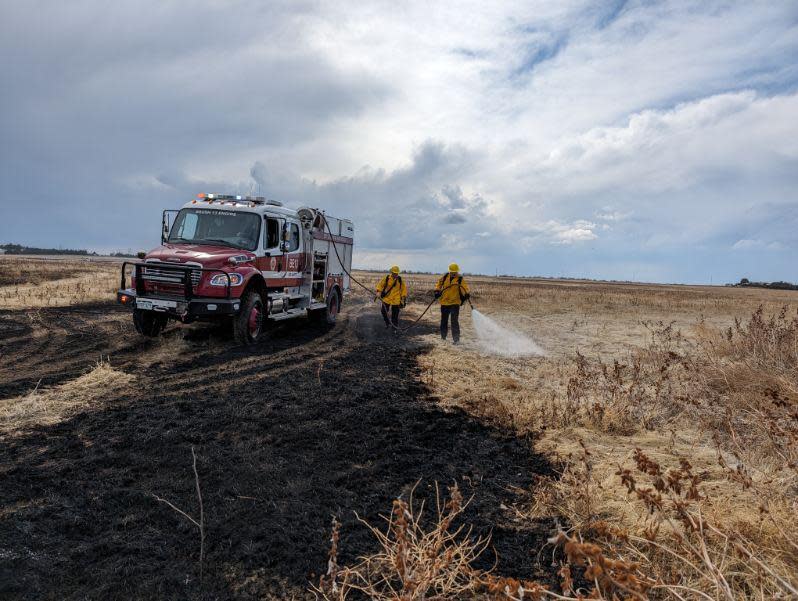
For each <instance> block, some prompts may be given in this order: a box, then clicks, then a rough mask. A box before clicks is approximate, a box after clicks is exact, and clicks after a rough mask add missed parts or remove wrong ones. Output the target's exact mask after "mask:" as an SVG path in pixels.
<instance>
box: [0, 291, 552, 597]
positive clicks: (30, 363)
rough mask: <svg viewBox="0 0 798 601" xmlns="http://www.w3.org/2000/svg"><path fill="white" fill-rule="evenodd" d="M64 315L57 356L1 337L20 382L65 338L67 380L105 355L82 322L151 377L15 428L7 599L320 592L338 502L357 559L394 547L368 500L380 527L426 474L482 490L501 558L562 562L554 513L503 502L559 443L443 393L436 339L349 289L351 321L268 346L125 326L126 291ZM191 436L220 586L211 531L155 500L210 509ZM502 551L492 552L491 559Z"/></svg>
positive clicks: (482, 519)
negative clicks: (538, 446) (426, 342)
mask: <svg viewBox="0 0 798 601" xmlns="http://www.w3.org/2000/svg"><path fill="white" fill-rule="evenodd" d="M62 311H63V312H64V313H65V318H63V319H59V312H58V311H53V312H52V313H49V317H48V319H50V320H52V321H53V322H55V321H57V322H58V323H59V324H60V325H59V329H58V330H56V332H55V333H54V334H53V335H52V337H51V340H53V339H55V342H54V343H51V344H48V345H45V346H43V347H41V346H38V347H36V348H38V349H39V350H38V351H36V352H37V353H40V354H41V355H42V356H41V357H40V356H36V355H35V353H33V352H32V351H31V350H30V349H28V350H26V348H28V347H26V345H25V343H24V340H23V341H22V342H17V343H13V344H10V345H9V344H7V341H0V343H2V344H3V345H4V346H2V347H0V348H2V350H3V352H4V353H8V352H11V353H16V352H19V353H20V355H19V356H18V357H17V363H16V365H15V369H14V372H15V374H16V377H17V379H16V380H13V381H12V382H11V383H8V382H6V380H5V379H3V380H2V385H1V387H2V388H1V389H2V390H3V394H4V395H7V391H9V390H12V391H13V390H17V389H18V388H19V387H21V386H22V385H23V383H24V382H30V381H32V380H33V379H34V378H36V379H37V380H38V377H41V375H40V374H37V372H36V370H37V369H39V368H40V367H41V366H42V365H48V364H49V365H55V366H58V365H59V360H60V353H62V352H65V351H66V350H69V351H70V357H71V358H70V360H69V362H67V363H66V364H61V365H62V367H61V368H60V369H63V370H64V371H60V370H59V369H58V368H57V367H54V368H53V369H52V370H51V371H50V372H48V373H47V377H48V378H49V380H50V381H53V382H56V381H64V380H66V379H68V378H70V377H73V375H72V374H74V373H75V371H76V370H80V369H85V368H86V367H88V366H90V365H93V363H94V362H95V361H96V357H95V356H93V355H92V356H90V357H83V358H81V357H80V353H79V352H78V351H77V350H76V349H66V348H65V347H66V346H67V345H69V344H70V341H73V342H72V343H74V338H70V328H72V329H81V330H84V331H91V332H92V333H93V334H92V335H91V336H90V337H89V338H92V340H88V341H84V346H82V347H80V348H83V349H89V350H90V352H91V353H92V354H93V353H95V352H96V351H97V350H101V351H102V352H103V353H104V354H110V355H111V362H112V364H113V365H115V366H117V367H119V366H121V367H122V368H123V369H124V370H125V371H128V372H129V373H133V374H135V375H136V381H135V382H134V384H133V385H132V386H131V388H130V390H128V391H127V392H126V393H125V394H124V395H122V396H121V397H119V398H109V399H107V400H106V402H105V403H104V406H103V407H101V408H99V409H94V410H91V411H85V412H83V413H78V414H76V415H73V416H71V417H70V418H68V419H66V420H65V421H63V422H61V423H58V424H55V425H52V426H47V427H37V428H34V429H32V430H30V431H27V432H24V433H22V434H19V435H17V436H15V437H13V438H6V439H3V438H0V482H2V483H3V484H2V487H0V597H2V598H12V599H13V598H19V599H22V598H30V597H36V598H45V599H47V598H59V599H84V598H103V599H108V598H131V597H134V598H153V599H154V598H219V599H228V598H240V599H256V598H257V599H262V598H284V597H285V596H296V597H298V598H305V597H307V598H312V597H311V596H310V595H309V594H308V593H307V586H308V581H309V579H311V578H312V579H314V580H315V577H316V576H315V575H316V574H318V573H319V572H320V571H322V570H324V569H325V567H326V553H327V550H328V544H329V543H328V539H329V528H330V521H331V517H332V516H333V515H336V516H338V518H339V519H340V520H341V521H342V524H343V525H342V535H341V544H340V548H341V556H340V560H341V561H342V562H344V563H345V562H350V561H353V560H354V559H355V558H356V557H357V556H358V555H361V554H364V553H368V552H371V551H374V550H375V547H374V541H373V539H372V536H371V534H370V533H369V532H368V531H367V530H366V528H365V527H364V526H362V525H361V524H359V523H358V522H357V521H356V519H355V516H354V512H357V513H358V514H359V515H360V516H362V517H364V518H365V519H367V520H368V521H370V522H371V523H373V524H378V523H380V518H379V515H380V514H384V513H385V512H387V511H389V510H390V506H391V501H392V500H393V499H394V498H395V497H396V495H398V494H400V493H402V494H405V495H406V494H407V493H408V492H409V491H410V489H411V488H412V486H413V485H414V484H415V483H416V482H418V481H420V482H421V483H420V484H419V487H418V489H417V491H416V496H417V498H419V499H422V498H426V499H427V501H428V502H429V501H432V499H433V491H434V488H433V484H434V482H435V481H438V482H440V483H441V485H442V487H443V486H445V485H447V484H450V483H453V482H457V483H458V485H459V486H460V487H461V490H462V491H463V493H464V495H465V496H466V497H468V496H471V495H473V497H474V498H473V501H472V503H471V505H470V506H469V508H468V510H467V512H466V515H465V519H466V520H467V521H468V522H470V523H473V524H474V526H475V531H476V532H477V533H481V534H487V533H489V532H492V537H493V544H494V547H495V549H496V551H497V553H498V571H499V572H500V573H502V574H505V575H511V576H522V577H538V578H543V579H547V578H550V577H551V574H549V572H548V571H547V570H551V569H552V568H550V567H548V566H546V565H545V564H546V563H547V558H544V560H543V562H544V566H540V565H539V564H538V556H537V553H538V550H539V549H540V547H541V546H542V544H543V543H544V542H545V539H546V537H547V536H548V535H550V533H551V530H552V527H553V520H541V521H539V522H536V523H521V522H516V521H513V519H512V517H511V516H510V515H508V513H509V512H507V511H506V510H502V509H501V505H502V504H503V505H505V506H510V505H512V504H513V503H515V502H525V501H527V500H528V499H527V498H525V497H524V496H523V495H521V496H519V495H518V494H517V492H512V491H518V490H519V489H528V488H530V487H531V485H532V483H533V479H534V478H535V476H536V474H541V473H549V471H550V467H549V465H548V464H547V462H546V461H545V459H543V458H541V457H539V456H536V455H534V454H532V452H531V451H530V445H529V444H528V442H526V441H522V440H519V439H516V438H512V437H508V436H506V435H504V434H503V433H502V432H499V431H496V430H494V429H492V428H489V427H487V426H484V425H482V424H480V423H478V422H476V421H475V420H472V419H471V418H469V417H468V416H467V415H465V414H463V413H461V412H444V411H442V410H441V409H440V408H438V407H437V406H436V405H435V404H434V403H432V402H430V401H429V400H428V396H429V391H428V390H427V389H426V387H425V386H424V385H423V384H422V383H421V382H420V380H419V377H418V375H419V374H418V366H417V362H416V357H417V355H418V353H420V352H423V350H424V349H423V346H422V345H421V344H419V342H418V340H417V339H416V338H414V337H413V336H409V337H406V338H402V339H400V340H395V339H394V338H393V336H390V335H389V334H388V333H387V332H385V331H384V330H383V329H382V324H381V322H380V317H379V315H378V314H376V313H375V311H374V310H373V309H371V308H369V307H368V306H366V305H363V304H361V303H358V302H357V301H355V302H354V303H351V304H349V306H348V307H347V308H346V310H345V311H344V313H342V314H341V317H340V319H339V323H338V324H337V325H336V326H335V327H334V328H332V329H329V328H321V329H318V328H317V327H315V326H313V325H311V324H306V323H294V324H286V325H284V326H281V327H279V328H276V329H275V331H274V332H273V333H272V334H271V336H270V338H269V340H267V341H266V342H265V343H263V344H261V345H259V346H258V347H257V348H255V349H253V350H247V349H241V348H236V347H234V346H233V345H232V344H231V343H230V342H229V341H225V340H224V339H222V338H220V337H219V332H218V331H217V330H214V329H213V328H210V327H207V326H206V327H201V326H200V327H191V328H186V329H185V330H184V331H178V332H174V333H171V334H170V335H168V336H167V337H165V338H164V339H160V340H156V341H143V342H142V341H141V340H140V339H139V338H137V337H136V335H135V333H134V332H133V331H132V324H129V323H127V325H128V328H129V329H128V331H127V333H126V334H124V335H122V336H120V335H119V334H118V324H119V320H120V316H119V315H118V314H117V313H116V310H115V309H114V308H113V307H111V306H107V307H94V308H90V309H89V310H86V309H84V310H72V309H65V310H62ZM8 319H11V320H12V322H14V323H19V322H18V321H15V320H18V319H21V318H20V316H19V315H16V314H12V315H11V316H10V317H9V314H8V313H4V314H2V315H0V323H2V322H4V321H5V320H8ZM83 337H85V336H81V337H80V338H79V339H78V340H82V339H83ZM175 337H179V339H178V340H177V343H176V342H175V341H174V340H171V339H173V338H175ZM170 345H172V346H174V347H175V348H176V349H177V351H178V352H179V353H180V356H178V357H170V356H169V354H168V351H169V350H170V349H172V346H170ZM26 353H27V354H26ZM153 355H154V356H156V357H157V358H158V360H157V361H155V362H153V361H152V360H151V357H152V356H153ZM19 357H22V359H20V358H19ZM25 357H28V358H27V359H25ZM81 365H82V366H83V367H82V368H81V367H80V366H81ZM8 373H9V372H8V371H3V372H0V374H1V375H2V377H3V378H5V376H6V375H7V374H8ZM191 445H194V446H195V449H196V451H197V455H198V469H199V473H200V478H201V485H202V490H203V498H204V506H205V515H206V520H207V539H206V562H205V580H204V583H203V586H202V589H200V586H199V583H198V582H197V575H198V570H197V559H198V555H199V545H198V539H197V532H196V529H195V528H194V527H193V526H190V525H189V524H187V522H186V521H185V520H184V519H183V518H181V517H180V516H178V515H177V514H175V513H174V512H173V511H171V510H170V509H168V508H167V507H165V506H164V505H162V504H160V503H157V502H156V501H154V500H153V498H152V496H151V495H152V494H157V495H159V496H161V497H164V498H166V499H169V500H170V501H172V502H173V503H175V504H176V505H177V506H178V507H181V508H183V509H185V510H186V511H188V512H189V513H195V512H196V498H195V496H194V483H193V474H192V472H191V451H190V447H191ZM545 555H546V554H544V556H545ZM493 561H494V556H493V555H492V554H491V553H488V554H487V555H486V556H485V557H484V558H483V560H482V562H483V565H482V567H489V566H490V565H491V564H492V563H493Z"/></svg>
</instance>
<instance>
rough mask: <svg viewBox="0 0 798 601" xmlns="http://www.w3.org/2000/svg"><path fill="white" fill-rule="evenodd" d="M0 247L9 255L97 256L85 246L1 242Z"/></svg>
mask: <svg viewBox="0 0 798 601" xmlns="http://www.w3.org/2000/svg"><path fill="white" fill-rule="evenodd" d="M0 249H2V250H4V251H6V253H5V254H7V255H92V256H97V253H96V252H89V251H88V250H86V249H85V248H80V249H78V248H36V247H35V246H23V245H22V244H0Z"/></svg>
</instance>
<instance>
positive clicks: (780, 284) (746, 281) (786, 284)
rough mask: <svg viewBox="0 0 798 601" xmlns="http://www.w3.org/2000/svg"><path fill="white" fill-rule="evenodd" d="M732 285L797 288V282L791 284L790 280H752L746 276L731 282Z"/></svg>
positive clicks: (781, 288) (775, 288) (784, 288)
mask: <svg viewBox="0 0 798 601" xmlns="http://www.w3.org/2000/svg"><path fill="white" fill-rule="evenodd" d="M732 286H741V287H743V288H773V289H774V290H798V284H791V283H790V282H752V281H751V280H749V279H748V278H743V279H741V280H740V281H739V282H738V283H737V284H732Z"/></svg>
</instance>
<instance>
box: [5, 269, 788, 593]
mask: <svg viewBox="0 0 798 601" xmlns="http://www.w3.org/2000/svg"><path fill="white" fill-rule="evenodd" d="M117 269H118V267H117V266H116V265H114V264H90V263H84V262H82V261H80V260H73V259H70V260H68V261H63V262H62V261H58V262H52V261H46V260H44V261H41V260H32V259H31V260H23V261H21V262H20V261H19V260H18V259H15V258H12V257H6V258H2V259H0V354H1V355H0V356H2V361H3V363H2V364H0V447H2V448H3V451H4V453H3V456H4V459H3V460H2V462H1V463H0V478H2V477H5V478H6V479H7V480H6V482H7V486H6V487H4V489H3V492H0V582H3V581H4V580H5V582H7V583H8V584H7V585H5V586H6V588H3V587H4V585H3V584H0V594H2V593H5V595H4V596H7V597H9V598H25V596H26V595H25V593H26V592H31V591H33V596H38V597H41V598H101V597H102V598H107V597H108V596H109V592H111V591H116V592H117V593H119V591H123V592H125V594H126V595H127V596H132V597H137V598H141V597H146V598H163V597H164V596H166V597H170V598H172V597H174V598H184V597H190V598H228V597H235V598H281V597H293V598H301V597H303V596H307V597H310V598H312V597H313V596H314V595H315V596H316V597H322V598H327V599H344V598H350V599H356V598H362V597H371V598H376V599H432V598H438V599H463V598H493V599H530V598H557V599H575V598H584V597H586V596H590V597H591V598H603V599H646V598H658V599H659V598H662V599H671V598H672V599H691V600H692V599H696V600H697V599H726V600H730V599H750V598H755V599H789V598H798V517H796V516H798V293H794V292H788V291H772V290H761V289H738V288H723V287H694V286H690V287H688V286H649V285H640V284H609V283H599V282H581V281H553V280H515V279H496V278H488V277H474V278H468V279H469V281H470V283H471V288H472V300H473V303H474V307H476V308H477V309H479V311H480V312H482V313H483V314H484V315H486V316H489V317H490V318H492V319H494V320H495V321H497V322H498V323H500V324H502V325H503V326H505V327H507V328H508V329H509V330H510V331H512V332H518V333H521V334H523V335H525V336H527V337H529V338H531V339H533V340H534V341H535V342H536V343H537V344H538V345H540V347H542V348H543V349H544V351H545V355H543V356H528V357H512V356H510V357H506V356H500V355H497V354H495V353H494V352H493V350H492V349H491V348H490V347H489V346H488V347H486V346H485V345H484V344H482V343H481V342H480V340H479V338H478V336H477V332H475V330H474V327H473V322H472V319H471V315H470V312H471V310H470V309H469V308H468V306H466V307H464V308H463V311H462V312H461V324H462V326H463V343H462V344H461V345H459V346H457V347H455V346H453V345H451V343H447V342H443V341H441V340H440V337H439V336H438V334H437V320H438V317H439V311H438V309H437V306H433V307H432V308H431V309H430V310H429V312H428V313H427V314H426V315H424V317H423V318H422V319H421V320H420V322H419V323H418V324H417V325H414V327H413V328H411V329H409V330H407V331H406V332H404V333H402V334H401V335H400V336H392V335H390V333H389V332H387V331H385V330H384V329H383V327H382V324H381V321H380V319H379V316H378V315H377V311H378V309H377V306H376V304H375V303H373V302H372V299H371V298H370V295H367V294H366V293H365V292H362V291H359V290H358V289H356V288H355V289H353V293H352V294H351V295H350V296H349V297H348V300H347V301H346V302H345V303H344V313H343V314H342V316H341V319H340V320H339V323H338V324H337V325H336V327H335V328H333V329H332V330H330V331H325V332H320V333H319V332H315V331H313V330H312V329H311V328H310V327H309V326H306V325H304V324H298V325H288V326H285V327H282V328H280V329H278V330H276V331H275V332H274V333H273V335H272V336H271V337H270V339H269V340H268V341H267V342H266V343H264V344H263V345H261V348H259V349H257V350H256V351H245V350H242V349H237V348H235V347H234V346H233V344H232V342H231V341H230V340H229V339H228V338H226V337H225V336H224V335H223V333H220V332H218V331H217V330H215V329H213V328H211V327H209V326H207V325H194V326H191V327H182V328H181V327H173V328H169V329H168V330H167V332H166V334H165V335H164V336H163V337H162V338H161V339H159V340H156V341H141V340H139V339H137V338H136V337H135V334H134V333H133V330H132V324H130V323H129V316H128V315H127V314H126V313H125V312H123V311H121V310H119V309H118V308H116V307H115V306H114V305H113V304H112V301H113V292H114V290H115V286H116V278H117V271H116V270H117ZM355 275H356V276H357V277H358V279H361V280H362V281H364V282H365V283H367V284H368V285H369V286H373V285H374V283H375V282H376V280H377V278H378V274H373V273H365V272H358V273H356V274H355ZM406 279H407V281H408V284H409V287H410V303H409V305H408V308H407V310H406V311H405V312H404V313H403V314H402V317H401V319H402V322H403V325H407V324H409V323H410V322H411V320H413V319H415V318H416V317H418V316H419V315H420V314H421V312H422V310H423V309H424V307H425V306H426V305H427V303H428V302H429V301H430V300H431V298H432V294H431V290H432V288H433V285H434V278H433V277H432V276H425V275H412V274H410V275H407V276H406ZM119 424H127V426H125V427H120V425H119ZM256 425H257V427H255V426H256ZM54 441H59V442H58V444H56V442H54ZM195 447H196V450H197V457H198V460H197V465H198V467H197V476H196V482H195V473H194V472H192V469H191V455H192V453H193V450H192V449H193V448H195ZM98 453H99V455H96V457H95V456H94V455H93V454H98ZM96 469H100V472H99V473H101V474H103V477H104V478H105V480H104V481H103V482H102V483H98V481H97V480H96V479H95V477H94V476H93V475H92V470H96ZM59 478H67V480H64V482H68V484H65V485H64V487H63V490H59V491H53V490H51V489H50V488H49V487H48V486H49V485H48V484H47V483H48V482H53V481H60V480H58V479H59ZM54 479H55V480H54ZM200 481H201V486H202V491H203V498H204V501H205V515H206V516H210V518H208V519H209V520H210V524H209V525H207V526H206V525H205V523H203V528H201V529H200V533H201V534H202V535H203V541H204V543H203V545H204V547H203V549H204V550H203V551H202V552H200V551H199V543H198V536H197V534H198V532H197V529H196V528H195V527H194V526H195V525H197V526H199V517H198V515H199V514H195V513H194V510H193V509H190V508H193V507H196V504H197V498H196V495H195V493H194V490H195V484H196V485H197V486H199V484H200ZM73 487H75V488H74V490H73ZM150 493H151V494H150ZM153 494H155V495H158V498H164V499H168V500H170V502H174V503H175V505H176V506H177V507H180V508H183V509H185V510H186V511H187V513H188V514H190V516H191V519H194V518H196V520H197V521H196V522H194V523H193V524H192V522H190V521H189V520H188V519H182V518H181V517H180V516H179V515H177V514H176V512H174V511H172V510H171V509H170V508H169V507H167V506H166V505H165V504H164V503H160V502H158V501H157V500H156V501H154V500H153V497H152V495H153ZM120 495H122V496H121V497H120ZM120 499H122V500H120ZM392 499H393V500H392ZM436 503H437V505H436ZM106 508H107V509H106ZM355 512H357V516H359V517H360V518H363V521H362V522H361V521H358V519H357V518H356V517H355ZM380 515H384V516H385V519H386V520H387V521H385V520H382V519H381V518H380ZM187 517H189V516H187ZM86 520H90V521H91V522H92V523H93V528H89V530H90V531H91V532H92V535H91V537H93V538H92V539H91V540H86V538H85V537H84V535H83V532H82V531H75V527H74V526H69V524H71V523H86ZM331 520H332V524H331ZM64 528H65V529H66V530H63V529H64ZM84 528H88V526H84ZM206 531H207V532H206ZM64 532H66V534H64ZM98 541H99V542H98ZM87 545H88V546H87ZM92 545H93V546H92ZM48 561H49V562H50V563H49V564H46V562H48ZM81 561H92V562H95V563H94V565H95V568H93V569H92V571H91V572H90V573H88V572H87V573H86V574H82V575H81V576H80V577H77V576H75V575H74V574H71V573H70V572H74V570H75V569H76V568H78V569H79V568H80V567H81V566H78V565H76V563H80V562H81ZM3 563H5V564H6V565H5V567H4V566H3ZM197 563H199V565H200V566H204V574H203V576H202V577H201V578H200V577H198V575H197V572H196V567H195V566H196V565H197ZM59 586H60V587H61V588H60V589H59V588H58V587H59ZM59 593H60V594H59ZM111 596H113V595H111Z"/></svg>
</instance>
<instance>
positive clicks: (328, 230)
mask: <svg viewBox="0 0 798 601" xmlns="http://www.w3.org/2000/svg"><path fill="white" fill-rule="evenodd" d="M324 227H325V228H327V233H328V234H329V235H330V242H331V243H332V246H333V250H334V251H335V256H336V257H338V262H339V263H340V264H341V269H343V271H344V273H345V274H346V275H348V276H349V277H350V279H351V280H352V281H353V282H354V283H355V284H357V285H358V286H360V287H361V288H363V290H365V291H366V292H367V293H368V294H369V295H372V294H373V293H374V291H373V290H372V289H371V288H369V287H368V286H366V285H364V284H362V283H361V282H360V281H359V280H358V279H357V278H356V277H355V276H353V275H352V274H351V273H350V272H349V271H348V270H347V269H346V267H345V266H344V262H343V261H342V260H341V255H339V254H338V245H337V244H336V243H335V236H334V235H333V233H332V232H331V231H330V225H329V224H328V223H327V219H326V218H325V219H324ZM459 285H460V284H459V283H457V284H455V283H452V284H449V285H448V286H444V287H443V288H441V292H443V291H444V290H448V289H449V288H451V287H452V286H459ZM436 300H438V299H437V297H436V298H433V299H432V300H431V301H430V302H429V304H428V305H427V306H426V307H425V308H424V311H422V312H421V315H419V316H418V317H417V318H416V319H414V320H413V321H411V322H410V324H409V325H407V326H404V327H401V328H400V327H398V326H395V325H394V324H392V323H391V324H390V326H391V327H392V328H393V329H394V330H396V331H397V332H407V331H408V330H409V329H410V328H412V327H414V326H415V325H417V324H418V322H419V321H421V319H422V318H423V317H424V315H426V314H427V311H429V309H430V307H431V306H432V305H434V304H435V301H436ZM467 300H468V304H469V305H470V306H471V308H472V309H473V308H474V305H473V304H472V303H471V299H470V298H468V299H467Z"/></svg>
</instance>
